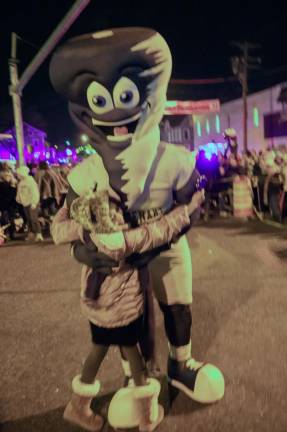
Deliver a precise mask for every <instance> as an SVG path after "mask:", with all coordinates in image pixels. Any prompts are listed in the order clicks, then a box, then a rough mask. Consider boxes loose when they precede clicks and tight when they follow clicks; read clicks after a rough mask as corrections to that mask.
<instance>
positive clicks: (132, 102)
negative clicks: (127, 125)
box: [113, 77, 140, 108]
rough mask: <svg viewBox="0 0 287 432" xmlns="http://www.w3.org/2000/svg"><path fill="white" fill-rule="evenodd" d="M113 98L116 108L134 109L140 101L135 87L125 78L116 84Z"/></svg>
mask: <svg viewBox="0 0 287 432" xmlns="http://www.w3.org/2000/svg"><path fill="white" fill-rule="evenodd" d="M113 96H114V103H115V107H116V108H134V107H136V106H137V105H138V103H139V100H140V94H139V91H138V88H137V86H136V85H135V83H134V82H133V81H132V80H130V79H129V78H126V77H122V78H121V79H120V80H119V81H118V82H117V83H116V85H115V87H114V91H113Z"/></svg>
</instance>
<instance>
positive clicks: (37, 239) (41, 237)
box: [35, 233, 44, 242]
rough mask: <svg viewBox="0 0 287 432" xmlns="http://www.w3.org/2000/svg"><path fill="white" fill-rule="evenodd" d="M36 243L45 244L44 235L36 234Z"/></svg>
mask: <svg viewBox="0 0 287 432" xmlns="http://www.w3.org/2000/svg"><path fill="white" fill-rule="evenodd" d="M35 241H36V242H43V241H44V239H43V236H42V234H40V233H38V234H36V237H35Z"/></svg>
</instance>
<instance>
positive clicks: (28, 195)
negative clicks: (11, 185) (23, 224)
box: [16, 166, 43, 242]
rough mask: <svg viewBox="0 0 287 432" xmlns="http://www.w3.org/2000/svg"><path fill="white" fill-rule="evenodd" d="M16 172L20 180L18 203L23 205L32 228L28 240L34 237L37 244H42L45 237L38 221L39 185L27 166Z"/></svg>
mask: <svg viewBox="0 0 287 432" xmlns="http://www.w3.org/2000/svg"><path fill="white" fill-rule="evenodd" d="M16 172H17V175H18V177H19V180H20V181H19V183H18V185H17V196H16V201H17V202H18V203H19V204H22V206H23V208H24V212H25V216H26V219H27V222H28V224H29V228H30V236H29V235H28V239H30V238H31V237H32V236H33V238H35V241H36V242H38V241H41V242H42V241H43V236H42V233H41V225H40V223H39V220H38V213H39V201H40V194H39V189H38V186H37V183H36V182H35V180H34V178H33V177H32V176H30V175H29V172H30V171H29V168H28V167H27V166H21V167H20V168H17V171H16ZM31 234H32V236H31Z"/></svg>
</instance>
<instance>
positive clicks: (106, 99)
mask: <svg viewBox="0 0 287 432" xmlns="http://www.w3.org/2000/svg"><path fill="white" fill-rule="evenodd" d="M87 99H88V103H89V106H90V108H91V110H92V111H93V112H94V113H96V114H104V113H106V112H109V111H112V110H113V109H114V105H113V100H112V96H111V95H110V93H109V92H108V90H107V89H106V88H105V87H104V86H103V85H102V84H100V83H98V82H96V81H93V82H92V83H91V84H90V85H89V87H88V89H87Z"/></svg>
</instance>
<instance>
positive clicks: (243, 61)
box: [231, 41, 261, 152]
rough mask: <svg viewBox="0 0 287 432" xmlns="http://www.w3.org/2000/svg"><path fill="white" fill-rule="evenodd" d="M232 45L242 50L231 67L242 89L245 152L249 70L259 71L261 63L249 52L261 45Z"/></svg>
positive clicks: (233, 58) (232, 61)
mask: <svg viewBox="0 0 287 432" xmlns="http://www.w3.org/2000/svg"><path fill="white" fill-rule="evenodd" d="M231 45H234V46H236V47H238V48H239V49H240V50H241V55H240V56H237V57H232V58H231V66H232V71H233V73H234V75H235V76H236V77H237V79H238V81H239V82H240V84H241V87H242V102H243V150H244V151H245V152H246V151H247V150H248V103H247V96H248V70H249V69H258V67H259V64H260V63H261V58H260V57H250V56H249V50H251V49H259V48H261V45H258V44H252V43H249V42H246V41H245V42H244V43H240V42H231Z"/></svg>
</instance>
